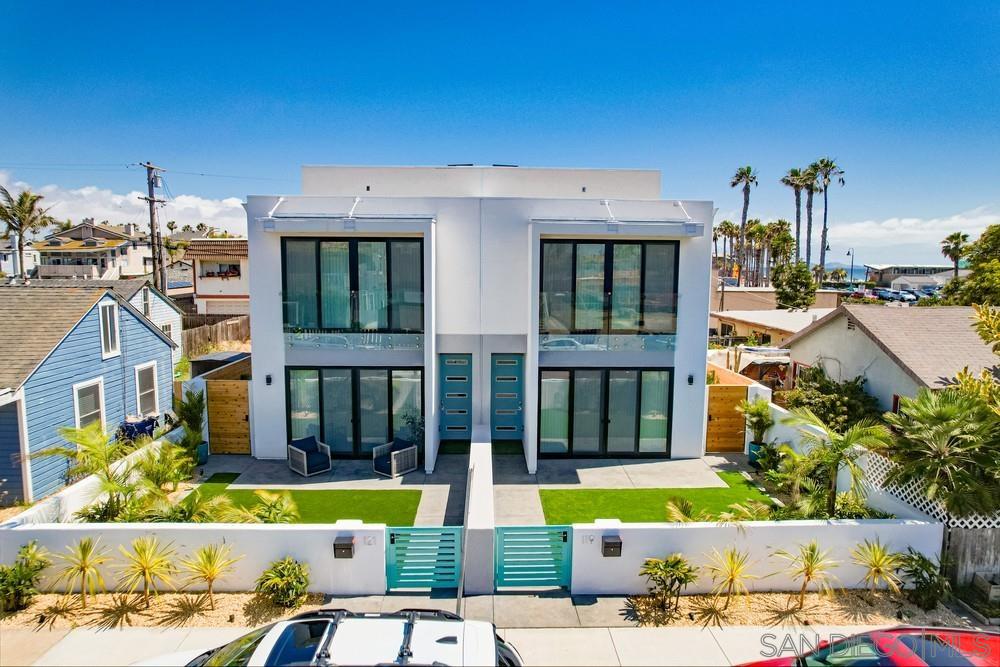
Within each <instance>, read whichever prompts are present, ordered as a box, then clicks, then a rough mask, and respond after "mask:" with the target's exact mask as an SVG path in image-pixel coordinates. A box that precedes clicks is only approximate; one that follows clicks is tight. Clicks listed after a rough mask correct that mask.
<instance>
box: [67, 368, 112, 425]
mask: <svg viewBox="0 0 1000 667" xmlns="http://www.w3.org/2000/svg"><path fill="white" fill-rule="evenodd" d="M95 384H96V385H97V386H98V389H97V395H98V397H99V399H100V403H101V428H102V429H104V428H105V424H106V421H105V420H106V417H107V411H106V410H105V407H104V376H103V375H101V376H98V377H96V378H94V379H93V380H85V381H83V382H77V383H76V384H75V385H73V423H74V424H76V427H77V428H80V397H79V395H78V394H79V393H80V390H81V389H85V388H87V387H90V386H93V385H95Z"/></svg>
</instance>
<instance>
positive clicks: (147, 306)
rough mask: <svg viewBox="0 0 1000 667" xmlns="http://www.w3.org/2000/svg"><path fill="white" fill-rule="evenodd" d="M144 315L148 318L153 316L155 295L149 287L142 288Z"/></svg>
mask: <svg viewBox="0 0 1000 667" xmlns="http://www.w3.org/2000/svg"><path fill="white" fill-rule="evenodd" d="M147 311H149V312H147ZM142 314H143V315H145V316H146V317H152V316H153V294H152V292H150V290H149V288H148V287H143V288H142Z"/></svg>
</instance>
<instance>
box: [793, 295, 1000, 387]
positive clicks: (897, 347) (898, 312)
mask: <svg viewBox="0 0 1000 667" xmlns="http://www.w3.org/2000/svg"><path fill="white" fill-rule="evenodd" d="M840 315H846V316H847V317H848V318H849V321H851V322H853V323H854V325H855V326H856V327H857V328H858V329H860V330H861V331H862V332H864V333H865V335H867V336H868V337H869V338H870V339H871V340H872V341H873V342H874V343H875V344H876V345H878V347H880V348H881V349H882V350H883V351H884V352H885V353H886V354H887V355H889V357H890V358H892V359H893V360H894V361H895V362H896V363H897V364H899V366H900V368H902V369H903V370H904V371H905V372H906V373H907V374H908V375H909V376H910V377H912V378H913V379H914V380H916V381H917V382H918V383H920V384H922V385H923V386H925V387H931V388H937V387H943V386H945V385H948V384H951V381H952V379H953V378H954V377H955V376H956V375H957V374H958V372H959V371H961V370H962V369H963V368H966V367H968V369H969V371H971V372H972V373H974V374H976V375H978V374H979V373H980V372H982V371H983V370H990V371H992V372H993V373H994V374H995V375H996V376H997V377H1000V361H998V359H997V356H996V355H995V354H993V351H992V350H991V349H990V347H989V346H988V345H987V344H986V343H985V342H983V339H982V338H980V337H979V334H978V333H976V330H975V329H974V328H973V322H974V321H975V320H974V316H975V311H973V309H972V308H971V307H968V306H942V307H931V308H918V307H912V308H893V307H887V306H876V305H855V304H847V305H842V306H840V307H839V308H837V309H836V310H835V311H833V312H832V313H830V314H829V315H827V316H826V317H824V318H822V319H820V320H819V321H817V322H813V323H812V324H811V325H809V326H808V327H806V328H805V329H803V330H802V331H800V332H799V333H797V334H796V335H795V336H792V337H791V338H789V339H788V340H787V341H785V344H784V345H783V347H791V346H793V345H794V344H795V343H796V342H797V341H800V340H802V339H803V338H805V337H806V336H809V335H811V334H812V333H813V332H815V331H817V330H818V329H820V328H822V327H825V326H827V325H828V324H829V323H831V322H835V321H837V319H838V318H839V316H840Z"/></svg>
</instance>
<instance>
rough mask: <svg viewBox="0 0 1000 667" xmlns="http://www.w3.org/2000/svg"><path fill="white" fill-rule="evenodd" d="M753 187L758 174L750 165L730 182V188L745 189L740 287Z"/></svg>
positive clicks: (740, 254) (738, 251)
mask: <svg viewBox="0 0 1000 667" xmlns="http://www.w3.org/2000/svg"><path fill="white" fill-rule="evenodd" d="M751 185H757V172H755V171H754V170H753V167H751V166H750V165H747V166H746V167H740V168H739V169H737V170H736V173H735V174H733V177H732V179H731V180H730V181H729V187H731V188H736V187H741V186H742V188H743V215H741V216H740V245H739V248H738V249H737V255H736V258H737V259H736V261H737V262H738V264H737V273H736V282H737V284H739V285H742V284H743V262H744V261H745V259H744V243H746V229H747V211H749V210H750V186H751Z"/></svg>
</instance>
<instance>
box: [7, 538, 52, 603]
mask: <svg viewBox="0 0 1000 667" xmlns="http://www.w3.org/2000/svg"><path fill="white" fill-rule="evenodd" d="M51 564H52V561H51V560H49V557H48V553H47V552H46V551H45V549H43V548H41V547H39V546H38V543H37V542H35V541H34V540H32V541H31V542H28V543H27V544H25V545H24V546H22V547H21V548H20V549H19V550H18V552H17V558H16V559H15V560H14V564H13V565H0V612H11V611H19V610H21V609H26V608H27V607H28V606H29V605H30V604H31V599H32V598H33V597H34V596H36V595H38V592H39V591H38V580H39V579H41V577H42V571H44V570H45V568H47V567H48V566H49V565H51Z"/></svg>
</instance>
